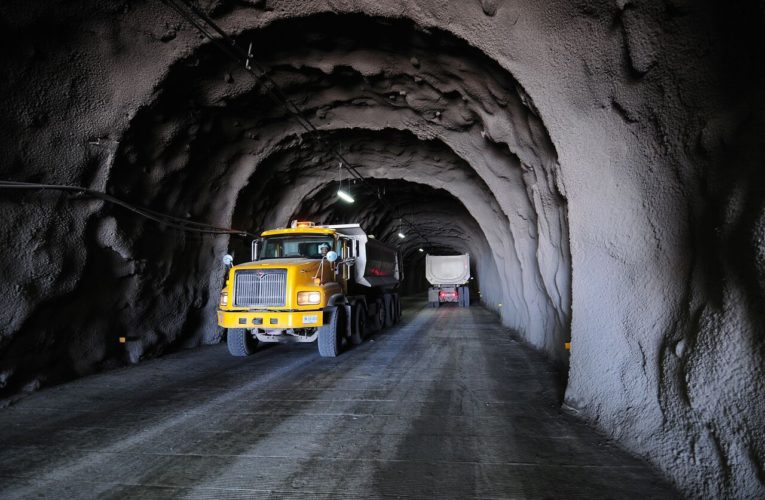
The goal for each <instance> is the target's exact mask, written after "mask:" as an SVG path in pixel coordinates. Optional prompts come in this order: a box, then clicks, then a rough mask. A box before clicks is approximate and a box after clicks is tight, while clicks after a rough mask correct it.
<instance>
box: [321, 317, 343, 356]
mask: <svg viewBox="0 0 765 500" xmlns="http://www.w3.org/2000/svg"><path fill="white" fill-rule="evenodd" d="M328 316H329V321H327V322H326V323H325V324H324V326H320V327H319V355H320V356H321V357H323V358H334V357H336V356H337V355H338V354H340V345H341V344H342V341H343V336H342V335H341V332H340V325H341V324H342V323H341V322H340V308H338V307H334V308H332V312H330V313H329V314H328Z"/></svg>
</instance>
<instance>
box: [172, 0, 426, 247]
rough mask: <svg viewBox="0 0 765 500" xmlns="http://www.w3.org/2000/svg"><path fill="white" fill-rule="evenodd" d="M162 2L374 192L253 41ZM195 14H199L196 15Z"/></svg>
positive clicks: (180, 0) (191, 9)
mask: <svg viewBox="0 0 765 500" xmlns="http://www.w3.org/2000/svg"><path fill="white" fill-rule="evenodd" d="M162 2H163V3H164V4H166V5H168V6H169V7H171V8H172V9H173V10H175V11H176V12H177V13H178V14H179V15H180V16H181V17H183V18H184V19H186V20H187V21H188V22H189V23H190V24H191V25H192V26H194V27H195V28H196V29H197V30H198V31H199V32H200V33H201V34H202V35H204V36H205V37H206V38H207V39H208V40H210V42H212V43H213V44H214V45H215V46H216V47H218V48H219V49H221V50H222V51H223V52H224V53H225V54H227V55H228V56H229V57H231V58H232V59H233V60H235V61H236V62H237V63H239V64H241V65H242V67H243V68H244V70H245V71H246V72H247V73H249V74H250V75H252V76H253V77H255V79H256V80H257V81H259V82H265V84H266V85H264V87H265V88H266V90H267V91H268V92H269V94H270V96H271V98H272V99H273V100H274V101H275V102H277V103H279V104H281V105H282V106H284V108H285V109H286V110H287V112H289V113H290V114H291V115H292V116H293V117H294V118H295V120H296V121H297V123H298V124H299V125H300V126H301V127H302V128H303V129H304V130H305V131H306V132H308V133H309V134H310V136H311V137H312V138H313V139H314V140H315V141H316V142H317V143H318V144H319V145H320V146H321V147H323V148H324V149H325V150H326V151H327V152H329V153H330V155H332V156H334V157H335V158H336V159H337V160H339V161H340V162H341V164H342V166H343V168H345V169H346V170H347V171H348V172H349V173H350V174H351V176H352V177H353V178H354V179H356V180H358V181H359V182H361V185H362V186H365V187H367V188H369V189H371V190H372V191H374V186H373V185H372V184H371V182H370V181H369V180H368V179H367V178H366V177H364V176H363V175H362V174H361V173H360V172H359V171H358V170H357V168H356V167H355V166H354V165H353V164H352V163H351V162H349V161H348V160H347V159H346V158H345V156H344V155H343V154H342V153H341V152H340V151H339V150H338V149H337V148H336V147H334V146H333V145H332V144H329V143H328V142H327V141H326V140H324V139H323V138H322V136H321V134H320V133H319V129H318V128H316V126H315V125H314V124H313V123H312V122H311V121H310V120H309V119H308V118H306V117H305V116H304V115H303V113H302V111H301V109H300V107H299V106H298V105H297V104H295V103H294V102H293V101H292V100H291V99H290V98H289V96H288V95H287V94H286V93H285V92H284V91H283V90H282V88H281V87H280V86H279V85H278V84H277V83H276V82H275V81H274V79H273V78H271V76H270V75H269V74H268V71H267V70H266V69H264V67H263V66H262V65H261V64H259V63H258V62H257V61H256V60H255V59H254V57H253V56H252V44H250V47H249V49H248V50H246V51H245V50H244V49H243V48H242V47H240V46H239V44H237V42H236V40H235V39H234V38H232V37H231V36H230V35H228V34H227V33H226V32H225V31H224V30H223V29H222V28H220V26H218V25H217V24H216V23H215V22H214V21H213V20H212V19H211V18H210V16H208V15H207V14H206V13H205V12H204V10H202V9H200V8H199V7H197V6H196V5H194V4H193V3H191V2H189V1H188V0H162ZM183 6H185V7H186V9H188V10H185V9H184V8H183ZM194 16H196V18H195V17H194ZM202 22H204V23H205V24H206V25H207V26H208V27H209V29H207V28H205V26H203V25H202V24H201V23H202ZM210 30H212V31H214V32H216V33H218V35H220V38H218V37H215V36H213V34H212V33H211V32H210ZM380 201H381V202H382V203H383V204H385V205H387V206H388V208H390V209H391V210H393V211H395V210H396V207H394V206H393V204H392V203H390V202H389V201H388V200H386V199H384V198H381V199H380ZM403 221H404V223H405V224H406V225H407V226H409V228H410V229H411V230H412V232H414V233H415V234H417V235H418V236H419V237H420V238H421V239H422V240H423V241H425V243H426V244H428V245H432V243H431V242H430V240H429V239H428V238H427V236H425V235H424V234H422V232H421V231H420V230H419V229H418V228H417V226H416V225H415V224H414V223H412V222H411V221H410V220H408V219H406V218H403Z"/></svg>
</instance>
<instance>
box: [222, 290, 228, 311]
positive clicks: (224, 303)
mask: <svg viewBox="0 0 765 500" xmlns="http://www.w3.org/2000/svg"><path fill="white" fill-rule="evenodd" d="M227 305H228V292H227V291H225V290H223V291H222V292H220V306H221V307H226V306H227Z"/></svg>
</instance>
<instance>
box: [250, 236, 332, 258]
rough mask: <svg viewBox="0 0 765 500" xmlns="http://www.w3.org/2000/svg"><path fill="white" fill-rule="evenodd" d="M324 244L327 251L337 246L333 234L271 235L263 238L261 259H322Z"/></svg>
mask: <svg viewBox="0 0 765 500" xmlns="http://www.w3.org/2000/svg"><path fill="white" fill-rule="evenodd" d="M322 246H325V247H326V248H328V250H327V251H329V250H333V249H334V247H335V241H334V238H332V237H331V236H322V235H310V236H293V235H290V236H270V237H268V238H266V239H264V240H263V249H262V250H261V251H260V256H259V258H260V259H289V258H304V259H321V257H322Z"/></svg>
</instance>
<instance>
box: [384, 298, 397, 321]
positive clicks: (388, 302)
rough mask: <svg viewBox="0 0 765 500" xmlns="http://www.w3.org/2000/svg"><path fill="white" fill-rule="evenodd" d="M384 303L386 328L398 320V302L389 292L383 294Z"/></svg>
mask: <svg viewBox="0 0 765 500" xmlns="http://www.w3.org/2000/svg"><path fill="white" fill-rule="evenodd" d="M383 303H384V304H385V323H384V324H385V328H390V327H391V326H393V324H394V323H395V322H396V302H395V301H394V300H393V295H391V294H389V293H386V294H385V295H383Z"/></svg>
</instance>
